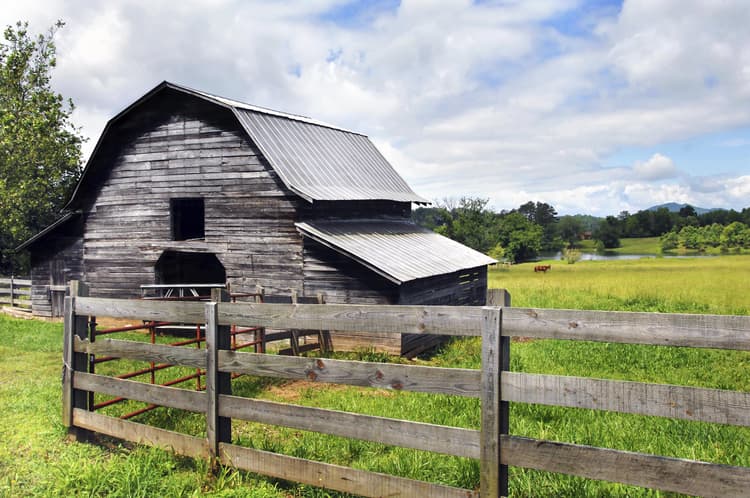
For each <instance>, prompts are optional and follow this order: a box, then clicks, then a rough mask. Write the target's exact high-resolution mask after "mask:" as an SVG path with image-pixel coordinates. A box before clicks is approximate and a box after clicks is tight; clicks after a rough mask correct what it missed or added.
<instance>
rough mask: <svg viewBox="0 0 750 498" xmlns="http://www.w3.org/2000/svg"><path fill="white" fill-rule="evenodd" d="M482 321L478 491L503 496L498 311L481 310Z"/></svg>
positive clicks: (501, 364)
mask: <svg viewBox="0 0 750 498" xmlns="http://www.w3.org/2000/svg"><path fill="white" fill-rule="evenodd" d="M483 311H484V313H483V315H484V316H483V322H482V374H481V386H480V388H481V396H480V398H481V400H482V414H481V449H480V462H479V466H480V489H481V495H482V496H507V495H508V489H507V486H508V480H507V470H506V469H504V468H503V465H502V463H501V456H502V455H501V453H502V452H501V446H500V435H501V432H502V430H503V417H502V412H501V405H500V403H501V400H502V396H501V392H500V372H501V371H502V367H503V364H504V358H503V348H502V344H501V337H502V336H501V333H500V324H501V309H500V308H484V310H483Z"/></svg>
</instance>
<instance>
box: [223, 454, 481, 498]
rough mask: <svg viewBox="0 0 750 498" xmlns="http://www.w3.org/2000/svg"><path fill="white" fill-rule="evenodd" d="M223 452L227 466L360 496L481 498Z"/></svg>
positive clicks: (357, 472)
mask: <svg viewBox="0 0 750 498" xmlns="http://www.w3.org/2000/svg"><path fill="white" fill-rule="evenodd" d="M220 453H221V457H222V463H223V464H225V465H232V466H234V467H237V468H239V469H244V470H247V471H249V472H255V473H257V474H264V475H267V476H271V477H275V478H277V479H284V480H287V481H294V482H300V483H303V484H308V485H311V486H317V487H321V488H327V489H332V490H335V491H341V492H343V493H352V494H356V495H359V496H367V497H384V496H388V497H398V496H400V497H409V498H411V497H417V496H429V497H430V498H479V494H478V493H477V492H476V491H472V490H468V489H460V488H453V487H450V486H444V485H440V484H432V483H428V482H423V481H415V480H412V479H405V478H403V477H395V476H391V475H387V474H379V473H375V472H367V471H364V470H357V469H352V468H349V467H342V466H339V465H331V464H327V463H321V462H314V461H311V460H305V459H302V458H295V457H290V456H286V455H279V454H277V453H271V452H268V451H261V450H256V449H252V448H244V447H242V446H236V445H231V444H222V445H221V447H220Z"/></svg>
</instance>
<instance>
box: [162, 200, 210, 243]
mask: <svg viewBox="0 0 750 498" xmlns="http://www.w3.org/2000/svg"><path fill="white" fill-rule="evenodd" d="M169 210H170V214H171V219H172V240H190V239H202V238H204V237H205V235H206V223H205V208H204V204H203V198H202V197H188V198H181V199H170V201H169Z"/></svg>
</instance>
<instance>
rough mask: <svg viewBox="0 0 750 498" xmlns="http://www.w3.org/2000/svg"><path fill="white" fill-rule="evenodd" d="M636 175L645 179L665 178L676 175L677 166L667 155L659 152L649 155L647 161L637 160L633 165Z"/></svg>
mask: <svg viewBox="0 0 750 498" xmlns="http://www.w3.org/2000/svg"><path fill="white" fill-rule="evenodd" d="M633 171H634V172H635V175H636V177H638V178H640V179H642V180H647V181H653V180H665V179H667V178H674V177H675V176H677V167H676V166H675V165H674V162H673V161H672V160H671V159H670V158H668V157H667V156H663V155H661V154H659V153H656V154H654V155H653V156H651V157H650V158H649V159H648V161H643V162H642V161H638V162H636V163H635V164H634V165H633Z"/></svg>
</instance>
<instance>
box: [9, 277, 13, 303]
mask: <svg viewBox="0 0 750 498" xmlns="http://www.w3.org/2000/svg"><path fill="white" fill-rule="evenodd" d="M10 307H11V308H12V307H13V274H12V273H11V275H10Z"/></svg>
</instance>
